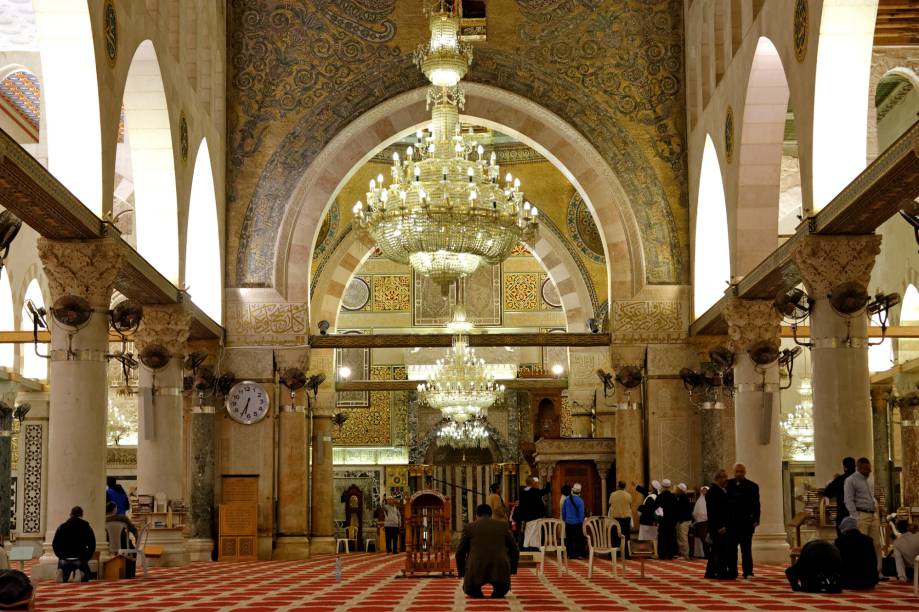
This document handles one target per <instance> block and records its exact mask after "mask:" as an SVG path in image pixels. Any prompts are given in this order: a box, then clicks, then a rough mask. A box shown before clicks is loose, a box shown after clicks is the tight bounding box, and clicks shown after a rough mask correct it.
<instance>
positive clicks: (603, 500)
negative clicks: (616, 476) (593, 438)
mask: <svg viewBox="0 0 919 612" xmlns="http://www.w3.org/2000/svg"><path fill="white" fill-rule="evenodd" d="M596 463H597V472H598V473H599V474H600V507H601V508H602V509H603V516H606V515H607V513H608V512H609V487H608V486H607V483H606V475H607V474H608V473H609V469H610V467H611V465H610V464H609V463H604V462H602V461H598V462H596ZM615 486H616V485H613V487H614V488H615Z"/></svg>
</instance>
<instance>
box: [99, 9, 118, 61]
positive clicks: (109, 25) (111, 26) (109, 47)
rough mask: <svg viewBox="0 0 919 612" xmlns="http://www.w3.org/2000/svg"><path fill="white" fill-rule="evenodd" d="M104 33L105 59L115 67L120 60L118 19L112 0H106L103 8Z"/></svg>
mask: <svg viewBox="0 0 919 612" xmlns="http://www.w3.org/2000/svg"><path fill="white" fill-rule="evenodd" d="M102 31H103V34H104V35H105V57H106V58H108V63H109V65H110V66H114V65H115V61H116V60H117V59H118V19H117V17H116V15H115V4H114V3H113V2H112V0H105V5H104V6H103V7H102Z"/></svg>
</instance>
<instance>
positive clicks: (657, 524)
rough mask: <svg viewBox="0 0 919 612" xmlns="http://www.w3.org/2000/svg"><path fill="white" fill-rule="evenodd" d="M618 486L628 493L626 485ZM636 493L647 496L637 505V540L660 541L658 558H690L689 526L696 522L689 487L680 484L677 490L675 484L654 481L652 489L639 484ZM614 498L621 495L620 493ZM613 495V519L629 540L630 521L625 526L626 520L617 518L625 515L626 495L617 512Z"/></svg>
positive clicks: (666, 481)
mask: <svg viewBox="0 0 919 612" xmlns="http://www.w3.org/2000/svg"><path fill="white" fill-rule="evenodd" d="M618 486H619V490H620V491H623V492H625V483H624V482H621V481H620V482H619V484H618ZM635 490H636V491H638V492H639V493H641V494H642V495H644V496H645V497H644V500H643V501H642V502H641V505H640V506H638V540H639V541H652V542H657V557H658V558H659V559H666V560H669V559H674V558H677V557H679V558H681V559H689V526H690V525H691V524H692V522H693V510H694V508H693V504H692V501H691V500H690V499H689V495H688V488H687V486H686V484H685V483H682V482H681V483H679V484H678V485H677V486H676V489H675V490H674V488H673V483H672V482H671V481H670V479H669V478H665V479H664V480H662V481H658V480H654V481H652V482H651V487H650V488H645V487H643V486H642V485H637V486H636V487H635ZM613 495H618V491H617V492H614V493H613ZM613 495H611V496H610V516H612V517H613V518H615V519H616V520H617V521H619V525H620V527H621V528H622V533H623V534H625V536H626V538H628V533H629V530H630V529H631V521H630V520H628V522H627V526H626V524H624V523H626V521H627V517H625V516H617V515H624V514H625V513H626V510H627V508H626V507H625V502H626V499H625V496H622V497H621V498H620V499H619V500H618V501H617V503H616V509H614V508H613V502H614V501H615V500H614V499H613ZM626 495H628V493H627V492H626ZM697 504H698V502H697ZM629 510H630V509H629ZM628 518H630V517H628Z"/></svg>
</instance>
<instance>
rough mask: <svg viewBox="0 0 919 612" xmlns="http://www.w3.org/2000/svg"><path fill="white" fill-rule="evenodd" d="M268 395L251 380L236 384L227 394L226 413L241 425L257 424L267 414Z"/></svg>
mask: <svg viewBox="0 0 919 612" xmlns="http://www.w3.org/2000/svg"><path fill="white" fill-rule="evenodd" d="M268 407H269V402H268V394H267V393H266V392H265V390H264V389H263V388H262V386H261V385H260V384H258V383H255V382H252V381H251V380H244V381H242V382H238V383H236V384H235V385H233V387H232V388H231V389H230V392H229V393H228V394H227V413H228V414H229V415H230V418H231V419H233V420H234V421H236V422H237V423H242V424H243V425H252V424H253V423H258V422H259V421H261V420H262V419H263V418H265V415H266V414H268Z"/></svg>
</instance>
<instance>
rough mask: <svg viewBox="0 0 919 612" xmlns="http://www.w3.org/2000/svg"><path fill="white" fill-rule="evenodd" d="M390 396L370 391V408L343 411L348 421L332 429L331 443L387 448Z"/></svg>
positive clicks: (389, 434) (386, 393) (385, 393)
mask: <svg viewBox="0 0 919 612" xmlns="http://www.w3.org/2000/svg"><path fill="white" fill-rule="evenodd" d="M391 403H392V400H391V398H390V394H389V392H387V391H371V392H370V407H369V408H363V409H350V410H345V411H344V412H345V414H346V415H348V420H347V421H345V423H344V424H343V425H342V426H341V427H333V428H332V443H333V444H336V445H344V446H389V445H390V440H391V438H392V434H391V431H390V420H391V419H390V414H391Z"/></svg>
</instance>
